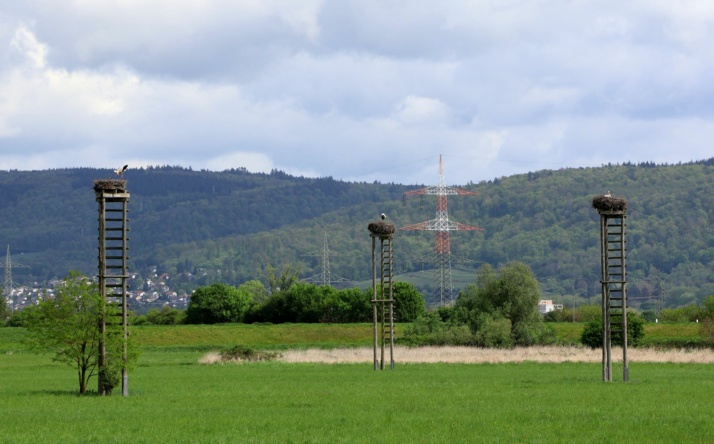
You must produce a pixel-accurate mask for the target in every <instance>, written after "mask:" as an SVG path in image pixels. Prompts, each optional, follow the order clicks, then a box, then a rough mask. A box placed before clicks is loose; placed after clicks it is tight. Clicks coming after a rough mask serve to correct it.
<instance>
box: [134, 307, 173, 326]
mask: <svg viewBox="0 0 714 444" xmlns="http://www.w3.org/2000/svg"><path fill="white" fill-rule="evenodd" d="M185 321H186V312H185V311H184V310H178V309H176V308H173V307H169V306H168V305H165V306H163V307H161V310H159V309H157V308H152V309H151V310H149V311H147V312H146V314H145V315H143V316H138V317H136V318H135V319H134V321H133V322H132V324H133V325H143V324H153V325H177V324H183V323H184V322H185Z"/></svg>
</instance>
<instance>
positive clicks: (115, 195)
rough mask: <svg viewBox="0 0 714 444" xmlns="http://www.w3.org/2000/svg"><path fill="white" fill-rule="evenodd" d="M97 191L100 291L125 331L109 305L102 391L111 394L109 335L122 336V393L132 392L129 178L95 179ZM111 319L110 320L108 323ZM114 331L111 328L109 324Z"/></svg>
mask: <svg viewBox="0 0 714 444" xmlns="http://www.w3.org/2000/svg"><path fill="white" fill-rule="evenodd" d="M94 192H95V194H96V197H97V202H98V203H99V291H100V292H101V296H102V299H103V300H104V301H105V306H107V305H111V306H112V307H113V308H115V309H116V312H117V314H118V315H119V316H120V317H121V327H122V328H121V332H119V331H116V330H117V329H116V327H117V323H116V322H115V320H114V319H107V312H106V308H105V311H104V315H103V316H102V319H101V323H100V332H101V338H100V343H99V376H98V384H99V385H98V392H99V394H101V395H105V394H107V392H108V390H107V385H106V384H105V375H106V374H107V370H108V367H107V366H108V362H107V349H106V343H105V339H106V338H107V335H109V334H111V335H114V334H121V335H122V361H123V364H122V375H121V378H122V381H121V385H122V396H128V395H129V383H128V382H129V378H128V375H127V370H126V361H127V340H128V337H129V331H128V323H127V313H128V307H127V279H128V278H129V275H128V266H127V261H128V259H129V256H128V251H129V246H128V241H129V238H128V236H127V234H128V231H129V227H128V226H127V225H128V222H129V219H128V217H127V213H128V210H127V204H128V203H129V192H128V191H127V190H126V180H115V179H109V180H95V181H94ZM107 321H109V322H107ZM108 323H109V325H110V331H107V324H108Z"/></svg>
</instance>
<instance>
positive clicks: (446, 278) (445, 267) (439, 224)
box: [400, 155, 483, 306]
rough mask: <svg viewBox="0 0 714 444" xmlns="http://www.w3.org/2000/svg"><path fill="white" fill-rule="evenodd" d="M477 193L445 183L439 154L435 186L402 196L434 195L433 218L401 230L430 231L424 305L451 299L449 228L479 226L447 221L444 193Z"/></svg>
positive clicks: (437, 303) (452, 299) (452, 297)
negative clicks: (429, 286) (430, 281)
mask: <svg viewBox="0 0 714 444" xmlns="http://www.w3.org/2000/svg"><path fill="white" fill-rule="evenodd" d="M476 194H477V193H475V192H473V191H467V190H463V189H461V188H454V187H449V186H446V181H445V179H444V165H443V163H442V160H441V155H439V185H437V186H432V187H426V188H420V189H418V190H412V191H407V192H406V193H404V197H405V198H406V197H407V196H412V195H433V196H436V218H435V219H432V220H427V221H424V222H420V223H418V224H413V225H407V226H406V227H402V228H400V229H401V230H422V231H434V293H433V297H432V300H431V301H427V305H430V306H434V305H439V306H445V305H450V304H452V303H453V302H454V295H453V292H454V288H453V285H452V281H451V238H450V234H449V232H451V231H456V230H460V231H476V230H479V231H480V230H483V228H478V227H473V226H471V225H466V224H462V223H459V222H454V221H451V220H449V212H448V196H450V195H452V196H453V195H458V196H474V195H476Z"/></svg>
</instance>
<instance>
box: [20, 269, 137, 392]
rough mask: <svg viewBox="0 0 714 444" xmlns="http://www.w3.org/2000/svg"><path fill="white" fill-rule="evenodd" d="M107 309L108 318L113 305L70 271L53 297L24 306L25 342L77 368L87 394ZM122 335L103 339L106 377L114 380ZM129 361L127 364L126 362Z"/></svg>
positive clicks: (95, 363)
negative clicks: (107, 370) (104, 312)
mask: <svg viewBox="0 0 714 444" xmlns="http://www.w3.org/2000/svg"><path fill="white" fill-rule="evenodd" d="M105 310H106V313H107V318H111V317H112V314H113V313H114V312H115V308H114V307H112V306H107V305H105V301H104V300H103V298H102V297H101V294H100V292H99V288H98V287H97V284H96V283H95V282H92V281H91V280H89V278H87V277H86V276H82V275H81V274H79V273H78V272H74V271H73V272H70V273H69V275H68V276H67V277H65V279H64V280H63V281H62V284H61V285H59V286H58V287H57V291H56V294H55V297H54V298H44V299H43V300H41V301H40V302H39V304H38V305H37V306H36V307H34V308H33V309H29V307H28V309H25V310H23V311H24V312H26V319H25V322H24V325H25V327H26V328H27V342H28V344H29V345H30V347H31V348H32V350H34V351H36V352H42V353H44V352H47V351H49V352H51V353H53V354H54V356H53V359H54V360H55V361H57V362H62V363H65V364H68V365H70V366H73V367H75V368H76V369H77V378H78V381H79V393H82V394H83V393H86V391H87V383H88V381H89V379H90V378H91V377H92V376H94V375H96V373H97V370H98V369H97V365H98V357H99V342H100V339H101V336H102V335H101V332H100V328H99V326H100V322H101V320H102V316H103V315H102V313H103V311H105ZM121 338H122V336H121V334H114V335H108V336H107V337H105V338H104V342H105V346H106V349H107V368H108V369H109V372H108V373H107V376H112V377H113V379H114V382H116V380H117V378H118V377H117V376H116V373H117V371H119V372H120V371H121V367H122V365H123V362H122V354H123V352H122V340H121ZM130 349H131V352H130V354H129V358H130V360H135V358H136V353H135V348H134V347H130ZM127 364H129V363H127Z"/></svg>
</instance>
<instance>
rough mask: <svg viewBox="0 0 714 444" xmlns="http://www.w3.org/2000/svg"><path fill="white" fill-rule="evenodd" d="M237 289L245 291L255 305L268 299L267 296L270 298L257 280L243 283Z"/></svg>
mask: <svg viewBox="0 0 714 444" xmlns="http://www.w3.org/2000/svg"><path fill="white" fill-rule="evenodd" d="M238 289H239V290H245V291H247V292H248V293H249V294H250V297H251V298H252V299H253V302H255V303H257V304H262V303H263V302H265V301H266V300H267V299H268V296H270V294H269V293H268V289H267V288H265V285H263V283H262V282H260V281H259V280H257V279H252V280H250V281H246V282H243V283H242V284H240V285H239V286H238Z"/></svg>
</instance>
